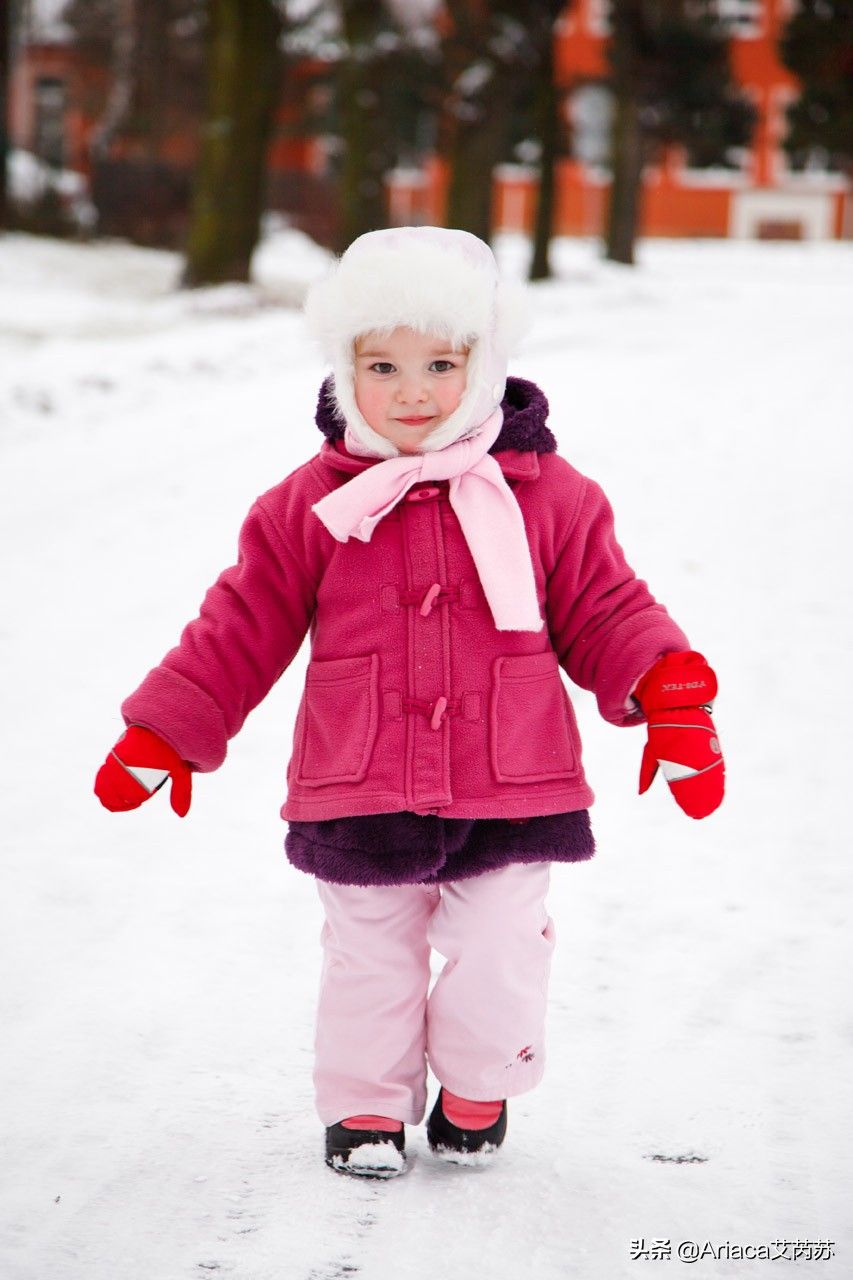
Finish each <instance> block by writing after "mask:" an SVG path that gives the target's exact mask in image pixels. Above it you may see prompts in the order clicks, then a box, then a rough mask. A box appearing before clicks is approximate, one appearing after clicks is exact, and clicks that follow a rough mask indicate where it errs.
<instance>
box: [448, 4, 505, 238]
mask: <svg viewBox="0 0 853 1280" xmlns="http://www.w3.org/2000/svg"><path fill="white" fill-rule="evenodd" d="M447 7H448V9H449V10H450V13H451V17H452V21H453V33H452V35H450V36H449V38H448V39H447V40H446V41H445V56H446V59H447V68H448V75H449V79H450V86H451V88H450V94H449V96H448V100H447V102H446V104H445V112H444V120H443V130H442V133H443V139H444V142H443V148H444V153H445V154H446V156H447V158H448V161H449V167H450V187H449V191H448V197H447V223H448V225H449V226H451V227H459V228H460V229H461V230H463V231H470V232H472V233H473V234H474V235H475V236H479V237H480V239H481V240H486V241H488V240H489V239H490V238H491V233H492V174H493V171H494V168H495V166H496V165H497V164H498V163H499V162H500V160H501V158H502V155H503V149H504V144H505V141H506V135H507V124H508V118H509V111H510V109H511V105H512V98H513V89H512V86H511V85H510V84H505V83H502V77H501V67H500V64H499V63H498V61H497V60H496V59H495V57H494V56H489V55H488V54H487V52H486V51H487V50H488V47H489V34H490V28H491V23H492V12H491V6H490V5H489V4H488V3H487V2H486V0H448V2H447Z"/></svg>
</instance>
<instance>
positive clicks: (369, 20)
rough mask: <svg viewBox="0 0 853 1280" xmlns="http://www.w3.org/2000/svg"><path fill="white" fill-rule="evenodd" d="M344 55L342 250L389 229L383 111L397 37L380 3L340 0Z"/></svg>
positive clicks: (339, 99)
mask: <svg viewBox="0 0 853 1280" xmlns="http://www.w3.org/2000/svg"><path fill="white" fill-rule="evenodd" d="M339 2H340V9H341V27H342V34H343V39H344V47H345V51H344V54H343V57H342V58H341V61H340V64H339V66H338V75H337V85H336V95H335V101H336V103H337V115H338V119H339V127H340V134H341V142H342V156H341V160H342V164H341V174H340V188H339V190H340V213H341V217H340V232H339V243H338V248H339V249H340V250H343V249H345V248H346V247H347V245H348V244H350V242H351V241H353V240H355V238H356V236H360V235H362V234H363V233H364V232H365V231H373V230H375V229H376V228H378V227H383V226H384V225H385V172H386V170H387V169H388V168H390V165H391V143H392V138H391V130H392V128H393V125H392V122H390V121H389V120H388V119H387V117H385V115H384V113H383V96H384V95H383V81H384V80H385V79H386V78H387V75H388V72H389V53H390V52H391V50H393V49H395V48H396V45H397V39H396V34H395V31H394V28H393V25H392V22H391V18H390V15H389V14H388V12H387V10H386V9H385V6H384V5H383V4H381V3H377V0H339Z"/></svg>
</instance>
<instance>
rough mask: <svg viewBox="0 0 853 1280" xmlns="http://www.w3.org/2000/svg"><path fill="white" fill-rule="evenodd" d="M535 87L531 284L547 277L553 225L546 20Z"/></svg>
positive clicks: (553, 98) (552, 98)
mask: <svg viewBox="0 0 853 1280" xmlns="http://www.w3.org/2000/svg"><path fill="white" fill-rule="evenodd" d="M538 75H539V83H538V87H537V95H536V97H537V101H536V117H537V126H538V128H537V134H538V138H539V146H540V148H541V150H540V154H539V197H538V199H537V202H536V222H535V224H534V227H533V257H532V260H531V263H530V279H531V280H548V279H549V278H550V276H551V262H550V258H549V249H550V245H551V232H552V229H553V223H554V194H555V193H554V165H555V162H556V157H557V92H556V88H555V85H554V24H553V19H552V18H551V17H550V15H549V17H548V22H547V26H546V28H545V31H544V33H543V39H542V46H541V58H540V64H539V71H538Z"/></svg>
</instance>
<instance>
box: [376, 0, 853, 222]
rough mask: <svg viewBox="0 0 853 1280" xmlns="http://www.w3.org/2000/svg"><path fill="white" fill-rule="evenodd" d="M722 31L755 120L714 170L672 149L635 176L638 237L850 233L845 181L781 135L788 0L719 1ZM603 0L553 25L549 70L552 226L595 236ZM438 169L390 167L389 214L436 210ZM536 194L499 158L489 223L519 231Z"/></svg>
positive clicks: (787, 90)
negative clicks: (557, 100)
mask: <svg viewBox="0 0 853 1280" xmlns="http://www.w3.org/2000/svg"><path fill="white" fill-rule="evenodd" d="M718 3H719V6H720V11H721V14H722V16H723V17H724V19H725V21H726V24H727V26H728V28H729V32H730V37H731V63H732V71H733V73H734V76H735V78H736V80H737V81H738V83H739V84H740V86H741V88H742V90H743V91H744V92H745V93H747V94H748V95H749V96H750V97H751V98H752V100H753V102H754V103H755V106H756V108H757V110H758V123H757V126H756V129H755V134H754V136H753V139H752V145H751V147H750V148H749V149H748V150H744V151H743V152H741V153H739V154H732V155H731V156H730V157H729V161H730V162H729V164H728V165H727V166H726V167H725V168H718V169H707V168H694V167H692V166H691V164H690V157H689V156H688V155H686V154H685V152H684V151H683V149H679V148H672V149H670V150H669V151H668V153H667V154H666V155H665V157H664V159H663V161H662V162H661V163H660V164H658V165H655V166H653V167H651V168H649V169H648V170H647V171H646V173H645V181H644V191H643V203H642V218H641V231H642V234H644V235H647V236H732V237H735V238H739V239H744V238H777V239H778V238H786V239H832V238H837V237H842V236H844V237H853V200H851V188H850V183H849V181H848V180H847V179H846V178H845V177H844V175H843V174H842V173H840V172H833V171H831V170H828V169H826V168H825V167H823V166H824V164H825V162H824V161H823V159H822V158H821V157H820V156H818V155H814V156H812V157H809V162H808V166H807V167H806V168H805V169H804V170H802V171H800V172H794V171H793V170H792V169H791V167H790V166H789V164H788V161H787V157H786V154H785V151H784V149H783V147H782V140H783V138H784V135H785V127H786V126H785V108H786V106H787V105H788V103H789V102H791V101H792V100H793V99H795V98H796V97H797V93H798V88H797V81H796V80H795V79H794V77H793V76H792V75H791V74H790V72H788V71H787V70H786V69H785V67H784V66H783V65H782V63H781V62H780V60H779V57H778V53H777V47H778V40H779V35H780V30H781V28H782V26H783V25H784V23H785V22H786V21H787V19H788V18H789V17H790V14H791V10H792V6H793V4H795V3H796V0H718ZM607 7H608V6H607V0H576V3H575V4H573V5H572V6H571V8H570V9H569V10H568V11H567V13H566V16H565V17H564V18H562V19H561V20H560V21H559V22H558V24H557V33H556V41H557V45H556V50H555V55H556V57H555V61H556V76H557V83H558V87H559V89H560V90H561V92H562V95H563V101H564V103H565V110H566V112H567V116H568V122H569V124H570V126H571V136H572V150H573V154H572V156H571V158H569V159H565V160H562V161H560V162H559V164H558V172H557V181H556V190H557V195H556V209H555V214H554V230H555V232H556V233H557V234H558V235H598V234H600V232H601V228H602V226H603V223H604V216H605V205H606V201H607V198H608V192H609V186H610V176H609V173H608V170H607V167H606V163H607V162H606V157H607V145H608V133H609V119H610V96H609V93H608V91H607V89H606V87H605V86H604V84H603V83H602V81H603V79H604V77H605V76H606V75H607V58H606V53H605V47H606V43H607V38H608V33H609V27H608V20H607ZM443 186H444V183H443V175H442V173H441V166H440V165H438V164H436V163H433V164H432V165H428V166H427V167H426V170H425V172H424V173H419V174H415V175H412V174H411V173H404V174H399V175H394V177H393V179H392V183H391V191H390V199H391V210H392V217H393V218H394V219H395V220H396V221H400V222H404V221H412V220H418V214H421V215H422V217H421V220H423V221H427V220H432V219H435V218H438V219H439V220H440V217H441V208H442V204H443ZM536 191H537V177H536V170H535V168H529V167H525V166H524V165H502V166H500V168H499V169H498V170H497V172H496V174H495V191H494V199H495V206H494V207H495V225H496V227H497V228H498V229H499V230H504V231H524V232H530V231H531V229H532V226H533V217H534V211H535V202H536Z"/></svg>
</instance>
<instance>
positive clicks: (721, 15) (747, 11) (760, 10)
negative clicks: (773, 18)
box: [714, 0, 768, 40]
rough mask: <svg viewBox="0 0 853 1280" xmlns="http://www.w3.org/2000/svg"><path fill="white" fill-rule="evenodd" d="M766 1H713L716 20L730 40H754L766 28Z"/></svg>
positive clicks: (762, 33)
mask: <svg viewBox="0 0 853 1280" xmlns="http://www.w3.org/2000/svg"><path fill="white" fill-rule="evenodd" d="M767 7H768V0H714V8H715V9H716V13H717V19H718V20H719V22H720V23H722V25H723V26H724V27H725V29H726V31H727V32H728V35H729V39H731V40H756V39H757V38H758V37H759V36H762V35H764V32H765V30H766V28H767Z"/></svg>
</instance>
